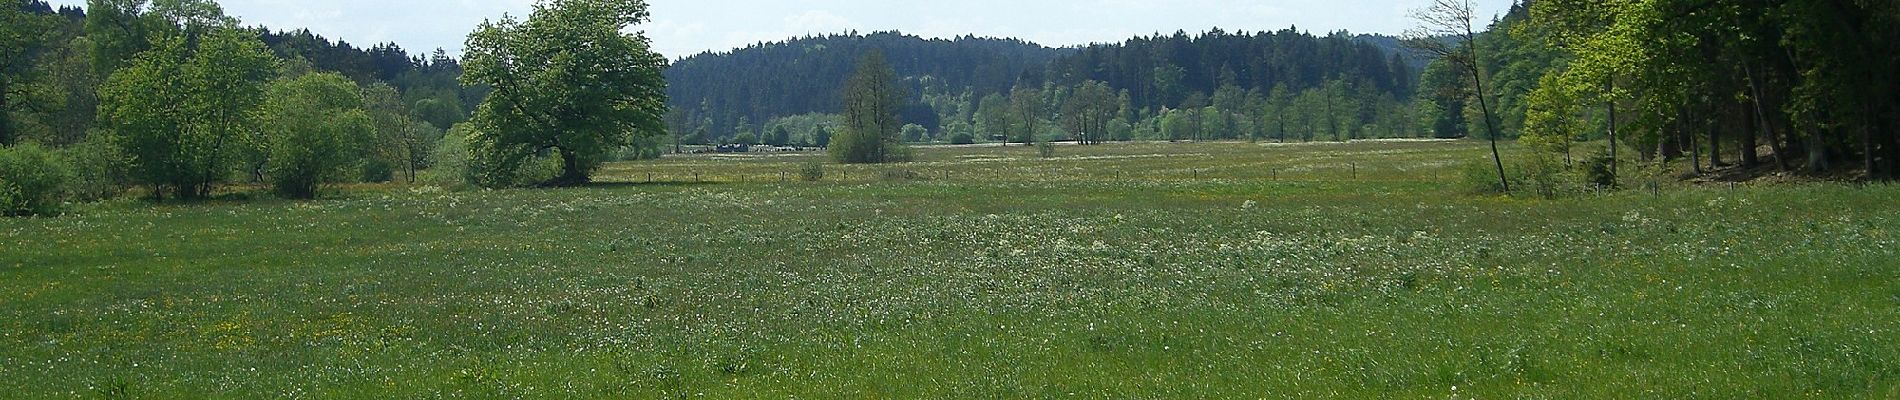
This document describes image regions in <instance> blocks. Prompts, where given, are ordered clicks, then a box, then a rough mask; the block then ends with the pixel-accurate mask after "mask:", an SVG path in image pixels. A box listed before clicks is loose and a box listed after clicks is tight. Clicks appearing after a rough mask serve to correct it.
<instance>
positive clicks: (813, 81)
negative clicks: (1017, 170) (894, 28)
mask: <svg viewBox="0 0 1900 400" xmlns="http://www.w3.org/2000/svg"><path fill="white" fill-rule="evenodd" d="M1392 42H1395V40H1393V39H1391V38H1385V37H1378V36H1356V35H1350V34H1347V33H1343V32H1341V33H1335V34H1332V35H1327V36H1323V37H1316V36H1312V35H1309V34H1306V33H1303V32H1299V31H1298V30H1296V29H1287V30H1283V31H1278V32H1259V33H1244V32H1243V33H1228V32H1225V31H1222V30H1219V29H1215V30H1212V31H1210V32H1207V33H1204V34H1201V35H1198V36H1190V35H1188V34H1187V33H1186V32H1176V33H1174V34H1172V35H1155V36H1152V37H1139V38H1134V39H1131V40H1128V41H1126V42H1124V43H1114V44H1098V45H1093V46H1088V47H1084V48H1079V49H1049V48H1044V47H1042V46H1038V45H1034V44H1031V43H1026V42H1022V41H1019V40H1010V39H984V38H973V37H965V38H958V39H954V40H929V39H921V38H916V37H914V36H906V35H902V34H899V33H894V32H892V33H876V34H872V35H867V36H857V35H836V36H826V37H811V38H802V39H796V40H792V41H787V42H783V43H769V44H759V45H755V46H751V47H748V48H745V49H739V50H735V51H732V52H729V53H706V54H700V55H696V56H693V57H689V58H686V59H683V60H681V61H680V62H678V63H677V64H675V65H673V66H672V67H670V68H669V70H668V72H667V74H668V76H669V79H670V80H671V82H672V83H673V86H672V88H671V89H670V92H671V93H672V96H671V98H672V100H673V104H672V107H673V109H672V112H671V113H670V114H669V116H668V118H669V119H668V124H669V125H670V126H671V127H672V128H673V131H674V133H675V137H674V138H673V139H674V141H675V142H679V143H731V142H748V143H750V142H754V141H758V142H765V143H772V144H780V143H775V141H773V140H771V139H773V138H776V137H779V135H777V133H778V132H777V131H776V128H777V127H778V126H779V125H781V124H780V123H779V122H780V121H779V119H780V118H786V117H788V116H791V117H796V116H805V115H811V114H833V115H835V114H837V113H840V112H842V109H841V108H840V106H839V105H840V104H844V102H843V101H841V100H842V99H840V98H839V97H836V96H841V95H842V93H843V92H839V91H837V90H835V88H836V87H839V86H842V85H843V83H842V82H845V81H846V78H847V77H846V74H847V73H849V72H850V71H852V69H850V68H848V67H844V66H841V65H840V63H842V62H843V61H842V60H851V59H857V58H861V55H862V54H865V53H868V52H872V51H877V52H881V53H884V54H885V55H887V56H890V58H889V60H891V61H889V63H890V64H891V65H892V69H893V70H894V71H895V72H896V75H895V76H896V77H897V79H898V82H899V83H898V86H899V87H901V88H903V89H905V90H904V93H906V96H905V97H904V99H903V100H904V102H903V103H902V104H901V105H900V106H899V107H898V111H897V115H898V118H899V121H900V122H902V123H903V124H905V125H916V126H917V127H918V128H921V130H916V129H912V131H913V132H918V134H915V135H904V139H906V140H924V141H950V142H958V141H960V140H958V139H960V138H970V139H973V140H974V139H984V138H988V137H991V136H999V135H1000V136H1004V137H1007V138H1009V139H1010V140H1012V141H1033V140H1040V139H1073V140H1078V141H1087V142H1100V141H1104V140H1110V139H1114V138H1117V136H1116V135H1115V134H1114V132H1117V131H1122V132H1124V134H1123V135H1121V136H1120V137H1121V138H1124V139H1126V138H1130V137H1135V136H1139V135H1133V134H1132V133H1133V132H1136V131H1137V130H1138V128H1139V127H1142V126H1148V127H1156V129H1154V131H1155V132H1154V133H1153V134H1151V135H1146V136H1141V137H1142V138H1147V139H1163V138H1165V137H1162V136H1161V135H1160V134H1159V131H1158V129H1159V128H1158V127H1159V126H1160V125H1159V123H1160V122H1161V121H1162V119H1163V118H1165V114H1166V113H1167V112H1174V111H1179V110H1194V111H1195V112H1199V111H1201V109H1202V108H1206V107H1220V109H1221V110H1225V111H1222V112H1212V113H1209V114H1210V115H1214V116H1219V118H1218V119H1220V120H1221V121H1223V122H1229V121H1233V122H1230V123H1225V124H1219V125H1217V126H1221V127H1223V128H1221V129H1222V130H1221V131H1218V132H1212V131H1210V132H1208V133H1206V134H1205V135H1203V134H1198V133H1197V134H1193V135H1191V136H1194V137H1204V138H1214V137H1227V138H1240V137H1266V136H1265V135H1264V134H1263V133H1261V132H1255V131H1253V130H1250V131H1246V132H1231V131H1227V130H1228V129H1233V128H1235V127H1239V126H1242V125H1245V126H1246V127H1247V128H1249V129H1254V128H1253V126H1254V125H1265V124H1260V123H1259V122H1260V120H1261V119H1262V118H1263V115H1280V114H1285V113H1287V111H1273V112H1270V111H1269V110H1267V108H1268V106H1269V103H1270V101H1271V100H1274V99H1275V98H1274V97H1272V95H1273V94H1274V93H1275V92H1276V91H1277V92H1279V93H1283V94H1284V96H1282V97H1280V98H1279V99H1280V100H1282V101H1281V104H1279V107H1278V108H1280V109H1283V110H1290V109H1292V108H1293V102H1294V100H1297V99H1299V98H1300V97H1301V96H1302V95H1304V94H1307V93H1312V94H1314V95H1315V96H1314V97H1313V98H1314V99H1318V100H1323V101H1315V102H1309V103H1310V104H1319V105H1320V106H1321V107H1320V108H1326V107H1331V108H1333V109H1335V110H1350V111H1352V112H1351V113H1350V114H1351V118H1350V119H1351V120H1350V121H1346V120H1342V121H1333V122H1329V123H1325V124H1317V125H1323V126H1324V127H1325V128H1327V131H1326V132H1322V133H1319V134H1316V135H1312V136H1314V137H1317V138H1329V137H1335V136H1336V137H1339V138H1341V139H1350V138H1354V137H1372V136H1391V135H1398V134H1399V133H1395V132H1406V133H1408V134H1416V133H1417V132H1420V131H1421V130H1419V129H1416V128H1415V127H1414V126H1413V125H1416V123H1414V122H1409V121H1408V123H1405V124H1399V123H1396V122H1397V121H1382V120H1380V119H1382V118H1384V117H1381V116H1375V115H1372V114H1374V113H1384V111H1397V112H1396V114H1401V115H1407V116H1409V115H1412V114H1413V112H1412V110H1411V108H1412V107H1411V106H1410V105H1411V103H1412V102H1411V97H1412V92H1413V87H1414V85H1413V82H1414V81H1415V79H1414V76H1415V75H1416V74H1415V73H1414V72H1413V71H1416V70H1417V67H1416V65H1419V64H1420V61H1418V60H1416V59H1415V58H1412V57H1409V56H1408V55H1407V54H1406V53H1402V52H1399V51H1397V50H1396V49H1393V48H1390V47H1386V46H1382V45H1380V43H1392ZM786 76H793V77H800V79H782V78H783V77H786ZM1104 89H1105V90H1104ZM1342 91H1343V92H1345V93H1341V92H1342ZM834 92H835V93H837V94H836V95H834V94H833V93H834ZM1071 99H1075V101H1071ZM1347 103H1350V105H1348V104H1347ZM1362 109H1364V110H1366V111H1365V112H1359V111H1360V110H1362ZM999 110H1002V111H999ZM1083 111H1093V112H1094V113H1084V112H1083ZM1164 111H1165V112H1164ZM1006 113H1007V114H1012V115H1013V117H1011V116H1007V115H1005V114H1006ZM1315 113H1317V111H1315ZM1210 118H1212V117H1210ZM1118 119H1119V121H1117V120H1118ZM1308 119H1311V120H1315V121H1320V120H1322V118H1321V117H1319V116H1311V117H1310V118H1308ZM1237 120H1245V121H1246V122H1244V123H1243V122H1238V121H1237ZM760 121H765V122H764V123H763V124H758V122H760ZM986 122H987V123H986ZM1117 122H1119V123H1117ZM1145 122H1149V123H1146V124H1144V123H1145ZM1272 125H1274V126H1276V127H1278V126H1279V125H1280V124H1277V123H1276V124H1272ZM1286 125H1288V128H1289V129H1291V128H1292V127H1294V126H1297V125H1299V124H1291V123H1290V124H1286ZM1368 125H1372V126H1374V127H1375V128H1377V129H1375V130H1368V129H1366V128H1367V127H1368ZM1401 125H1404V126H1401ZM836 127H837V126H836V125H833V126H831V128H836ZM798 128H801V127H797V126H794V127H791V128H790V129H789V131H788V132H787V133H789V134H790V135H785V137H788V138H791V139H792V140H790V141H788V142H786V143H790V144H799V143H803V144H813V143H814V142H813V141H810V140H809V139H810V138H812V137H814V136H813V135H811V133H812V131H811V130H810V129H798ZM1124 128H1125V129H1124ZM834 131H835V129H834ZM1375 131H1376V132H1375ZM741 136H745V139H748V140H739V139H741ZM1276 136H1286V137H1290V138H1300V137H1305V136H1307V134H1306V133H1305V132H1295V133H1284V132H1276ZM801 137H802V138H805V139H806V140H805V141H800V140H799V138H801Z"/></svg>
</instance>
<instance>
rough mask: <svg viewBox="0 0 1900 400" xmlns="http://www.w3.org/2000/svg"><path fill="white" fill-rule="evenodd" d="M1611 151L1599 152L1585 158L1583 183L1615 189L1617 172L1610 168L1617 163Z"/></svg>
mask: <svg viewBox="0 0 1900 400" xmlns="http://www.w3.org/2000/svg"><path fill="white" fill-rule="evenodd" d="M1615 161H1616V160H1615V159H1614V158H1610V153H1608V152H1599V153H1595V154H1591V155H1590V156H1589V157H1585V158H1584V159H1583V166H1582V167H1583V183H1584V184H1586V185H1591V186H1592V187H1597V188H1603V189H1615V188H1616V186H1617V184H1616V172H1615V171H1612V170H1611V169H1610V168H1611V167H1612V165H1614V164H1615Z"/></svg>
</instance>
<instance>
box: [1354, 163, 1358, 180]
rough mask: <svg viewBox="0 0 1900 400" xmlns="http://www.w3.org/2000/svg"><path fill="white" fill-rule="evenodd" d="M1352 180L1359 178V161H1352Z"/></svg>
mask: <svg viewBox="0 0 1900 400" xmlns="http://www.w3.org/2000/svg"><path fill="white" fill-rule="evenodd" d="M1352 180H1355V181H1356V180H1359V163H1352Z"/></svg>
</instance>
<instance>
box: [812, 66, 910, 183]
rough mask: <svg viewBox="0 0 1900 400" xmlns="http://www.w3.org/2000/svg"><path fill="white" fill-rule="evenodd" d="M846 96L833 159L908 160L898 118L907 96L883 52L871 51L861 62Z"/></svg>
mask: <svg viewBox="0 0 1900 400" xmlns="http://www.w3.org/2000/svg"><path fill="white" fill-rule="evenodd" d="M843 98H844V131H843V132H839V133H838V136H837V137H834V138H832V139H831V148H830V152H831V156H832V158H835V159H837V160H838V162H841V163H847V164H876V163H890V162H902V161H908V153H907V152H905V151H904V149H903V137H902V134H903V131H902V130H903V126H902V125H900V124H899V122H898V119H897V112H898V109H899V108H900V107H903V104H904V103H903V102H904V98H905V96H904V93H903V88H901V87H899V86H898V85H897V72H896V71H894V70H892V69H891V64H890V63H889V62H887V61H885V59H884V54H883V53H880V52H875V51H874V52H871V53H869V54H866V55H865V56H864V58H863V59H862V60H860V61H859V62H858V70H857V72H856V73H854V74H852V75H851V79H850V80H849V81H847V82H845V87H844V95H843Z"/></svg>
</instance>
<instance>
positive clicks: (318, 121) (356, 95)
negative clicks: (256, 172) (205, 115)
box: [260, 73, 376, 199]
mask: <svg viewBox="0 0 1900 400" xmlns="http://www.w3.org/2000/svg"><path fill="white" fill-rule="evenodd" d="M264 115H265V117H264V119H265V121H266V122H267V124H266V129H264V130H263V131H262V132H263V134H264V135H266V136H265V138H264V139H263V140H261V141H260V142H263V143H267V144H268V145H269V147H270V151H269V154H270V163H269V166H270V167H269V168H270V176H271V183H272V185H273V186H274V187H275V188H276V190H277V192H278V194H281V195H283V196H285V197H290V198H297V199H309V198H315V197H316V194H317V188H318V186H319V185H321V184H324V183H332V182H341V181H345V180H347V179H349V178H348V172H347V171H349V169H347V168H346V167H349V166H353V165H356V163H357V162H358V161H359V160H361V159H362V155H363V153H364V150H365V147H367V146H368V145H369V144H370V140H371V139H372V135H373V134H374V132H376V123H375V121H374V120H373V119H372V118H371V117H370V114H369V113H368V112H366V111H364V109H363V96H362V95H361V94H360V92H359V90H358V89H357V87H356V83H355V82H353V81H350V79H349V78H345V77H343V75H338V74H335V73H316V74H307V75H303V76H299V77H296V78H290V79H286V80H281V81H278V82H277V83H274V84H272V85H271V87H270V102H269V104H268V105H267V106H265V108H264Z"/></svg>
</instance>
